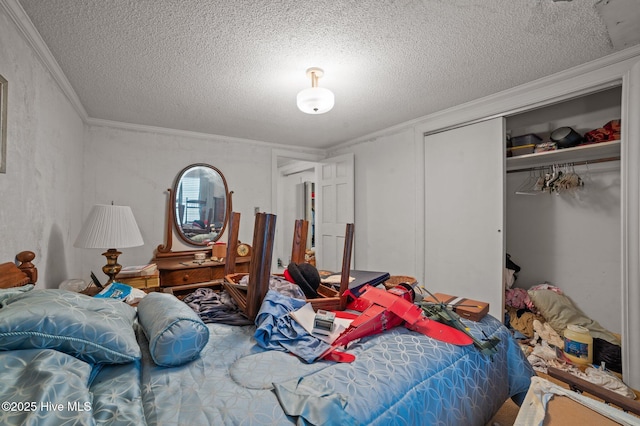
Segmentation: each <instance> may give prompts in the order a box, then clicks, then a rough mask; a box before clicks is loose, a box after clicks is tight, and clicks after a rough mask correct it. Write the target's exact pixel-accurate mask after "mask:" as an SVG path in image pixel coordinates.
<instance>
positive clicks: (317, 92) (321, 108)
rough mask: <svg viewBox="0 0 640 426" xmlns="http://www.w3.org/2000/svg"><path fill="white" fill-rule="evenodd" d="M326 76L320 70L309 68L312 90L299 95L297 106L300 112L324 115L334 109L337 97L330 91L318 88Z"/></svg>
mask: <svg viewBox="0 0 640 426" xmlns="http://www.w3.org/2000/svg"><path fill="white" fill-rule="evenodd" d="M323 75H324V71H323V70H322V69H320V68H315V67H314V68H309V69H308V70H307V77H310V78H311V88H309V89H304V90H302V91H300V93H298V98H297V104H298V108H300V111H302V112H306V113H307V114H324V113H325V112H328V111H330V110H331V108H333V104H334V103H335V96H334V95H333V92H332V91H331V90H329V89H325V88H323V87H318V79H319V78H320V77H322V76H323Z"/></svg>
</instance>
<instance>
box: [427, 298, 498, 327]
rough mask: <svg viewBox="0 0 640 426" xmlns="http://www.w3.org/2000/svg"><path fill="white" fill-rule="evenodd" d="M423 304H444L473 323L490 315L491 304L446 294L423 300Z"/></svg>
mask: <svg viewBox="0 0 640 426" xmlns="http://www.w3.org/2000/svg"><path fill="white" fill-rule="evenodd" d="M423 303H443V304H444V305H446V306H447V307H449V308H451V309H453V311H454V312H455V313H456V314H458V315H460V316H461V317H462V318H467V319H470V320H471V321H480V320H481V319H482V318H484V316H485V315H487V314H488V313H489V304H488V303H487V302H481V301H478V300H473V299H467V298H465V297H457V296H451V295H450V294H444V293H435V294H434V295H433V296H429V297H427V298H425V299H423Z"/></svg>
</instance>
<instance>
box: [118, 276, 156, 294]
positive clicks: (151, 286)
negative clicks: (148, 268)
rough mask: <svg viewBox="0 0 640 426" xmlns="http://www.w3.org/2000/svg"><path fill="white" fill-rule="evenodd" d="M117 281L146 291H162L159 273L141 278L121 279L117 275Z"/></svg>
mask: <svg viewBox="0 0 640 426" xmlns="http://www.w3.org/2000/svg"><path fill="white" fill-rule="evenodd" d="M116 281H117V282H120V283H123V284H126V285H130V286H131V287H133V288H139V289H140V290H144V291H158V290H160V273H158V272H156V273H155V274H153V275H143V276H140V277H126V278H124V277H123V278H119V277H118V276H117V275H116Z"/></svg>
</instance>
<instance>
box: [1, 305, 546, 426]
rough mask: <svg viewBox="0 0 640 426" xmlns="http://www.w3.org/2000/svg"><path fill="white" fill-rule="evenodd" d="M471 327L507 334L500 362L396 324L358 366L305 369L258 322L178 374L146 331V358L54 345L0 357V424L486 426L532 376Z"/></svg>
mask: <svg viewBox="0 0 640 426" xmlns="http://www.w3.org/2000/svg"><path fill="white" fill-rule="evenodd" d="M467 324H469V325H470V327H471V330H472V332H473V333H474V335H476V336H482V331H484V332H485V333H486V334H487V335H488V336H492V335H496V336H498V337H499V338H500V339H501V343H500V345H499V351H498V353H497V354H496V355H495V356H493V359H490V358H488V357H486V356H484V355H482V354H480V352H478V351H477V350H476V349H475V348H474V347H473V346H470V347H456V346H452V345H448V344H443V343H440V342H437V341H435V340H433V339H431V338H429V337H426V336H423V335H421V334H418V333H416V332H412V331H409V330H406V329H404V328H403V327H398V328H395V329H393V330H391V331H388V332H385V333H383V334H381V335H377V336H371V337H368V338H365V339H362V340H361V341H359V342H356V343H355V344H353V345H352V346H351V347H350V348H349V349H348V351H349V352H351V353H353V354H355V356H356V361H355V362H353V363H351V364H337V363H333V362H328V361H320V362H315V363H311V364H307V363H305V362H303V361H301V360H300V359H299V358H297V357H295V356H293V355H290V354H288V353H286V352H279V351H267V350H265V349H262V348H260V347H259V346H258V345H257V344H256V341H255V340H254V337H253V335H254V332H255V327H253V326H243V327H238V326H229V325H220V324H208V325H207V326H208V327H209V330H210V339H209V343H208V344H207V346H206V347H205V349H204V350H203V351H202V353H201V356H200V358H198V359H196V360H194V361H192V362H189V363H188V364H185V365H183V366H180V367H171V368H165V367H158V366H156V365H155V364H154V363H153V361H152V360H151V358H150V355H149V350H148V346H147V342H146V338H145V336H144V334H143V333H141V332H138V333H137V336H138V340H139V343H140V347H141V350H142V360H141V361H139V362H138V361H136V362H129V363H125V364H118V365H112V364H104V365H92V364H89V363H87V362H86V361H82V360H79V359H77V358H75V357H73V356H71V355H68V354H64V353H62V352H58V351H56V350H52V349H25V350H8V351H0V365H1V366H2V368H1V369H0V402H8V403H9V405H3V409H2V410H1V411H0V424H2V425H23V424H31V425H58V424H70V425H71V424H81V425H92V424H97V425H272V424H278V425H279V424H295V423H296V422H297V421H298V420H299V419H298V418H297V417H296V416H289V415H287V414H285V412H284V411H283V406H282V405H281V403H282V404H285V405H287V409H288V410H289V413H292V414H303V415H304V416H306V419H307V421H310V422H324V421H326V423H325V424H331V422H332V421H333V422H335V423H334V424H362V425H420V424H423V425H463V424H464V425H484V424H485V423H486V422H487V421H488V420H489V419H490V418H491V416H492V415H493V414H494V413H495V411H496V410H497V409H498V408H499V407H500V405H501V404H502V403H503V402H504V401H505V400H506V399H507V398H508V397H510V396H513V395H516V394H519V393H523V392H525V391H526V390H527V388H528V386H529V381H530V377H531V376H532V375H533V374H534V373H533V370H532V369H531V367H530V366H529V364H528V363H527V361H526V359H525V357H524V356H523V354H522V352H521V350H520V349H519V347H518V345H517V344H516V342H515V341H513V340H512V338H511V336H510V334H509V332H508V330H507V329H506V328H504V327H503V326H502V325H501V324H500V323H499V322H498V321H497V320H495V319H494V318H492V317H486V318H485V319H483V320H482V321H481V322H479V323H473V322H467ZM276 389H277V390H278V391H277V392H276ZM305 395H306V396H305ZM279 396H280V398H281V399H280V400H279ZM26 403H29V404H32V405H29V406H26V405H25V404H26ZM332 410H333V411H332ZM336 410H337V411H336ZM331 412H333V414H332V415H331V416H329V418H326V417H327V413H331ZM323 416H325V417H324V418H323ZM300 424H303V423H302V422H301V423H300Z"/></svg>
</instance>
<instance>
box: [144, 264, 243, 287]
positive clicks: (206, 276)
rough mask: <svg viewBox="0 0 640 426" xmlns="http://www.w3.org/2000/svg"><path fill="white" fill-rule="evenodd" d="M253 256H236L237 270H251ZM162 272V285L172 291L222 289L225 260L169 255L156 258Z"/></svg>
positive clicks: (159, 270)
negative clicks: (199, 259)
mask: <svg viewBox="0 0 640 426" xmlns="http://www.w3.org/2000/svg"><path fill="white" fill-rule="evenodd" d="M250 260H251V257H249V256H246V257H238V258H236V267H235V270H236V272H249V261H250ZM153 262H155V263H156V264H157V265H158V272H159V273H160V286H161V287H163V288H168V287H170V288H171V290H172V292H177V291H185V290H190V289H196V288H199V287H210V288H213V289H215V290H219V289H222V281H223V280H224V262H216V261H213V260H211V258H207V259H206V260H205V261H204V262H203V263H201V264H199V263H196V262H195V261H194V260H193V256H188V257H167V258H159V259H154V260H153Z"/></svg>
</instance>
